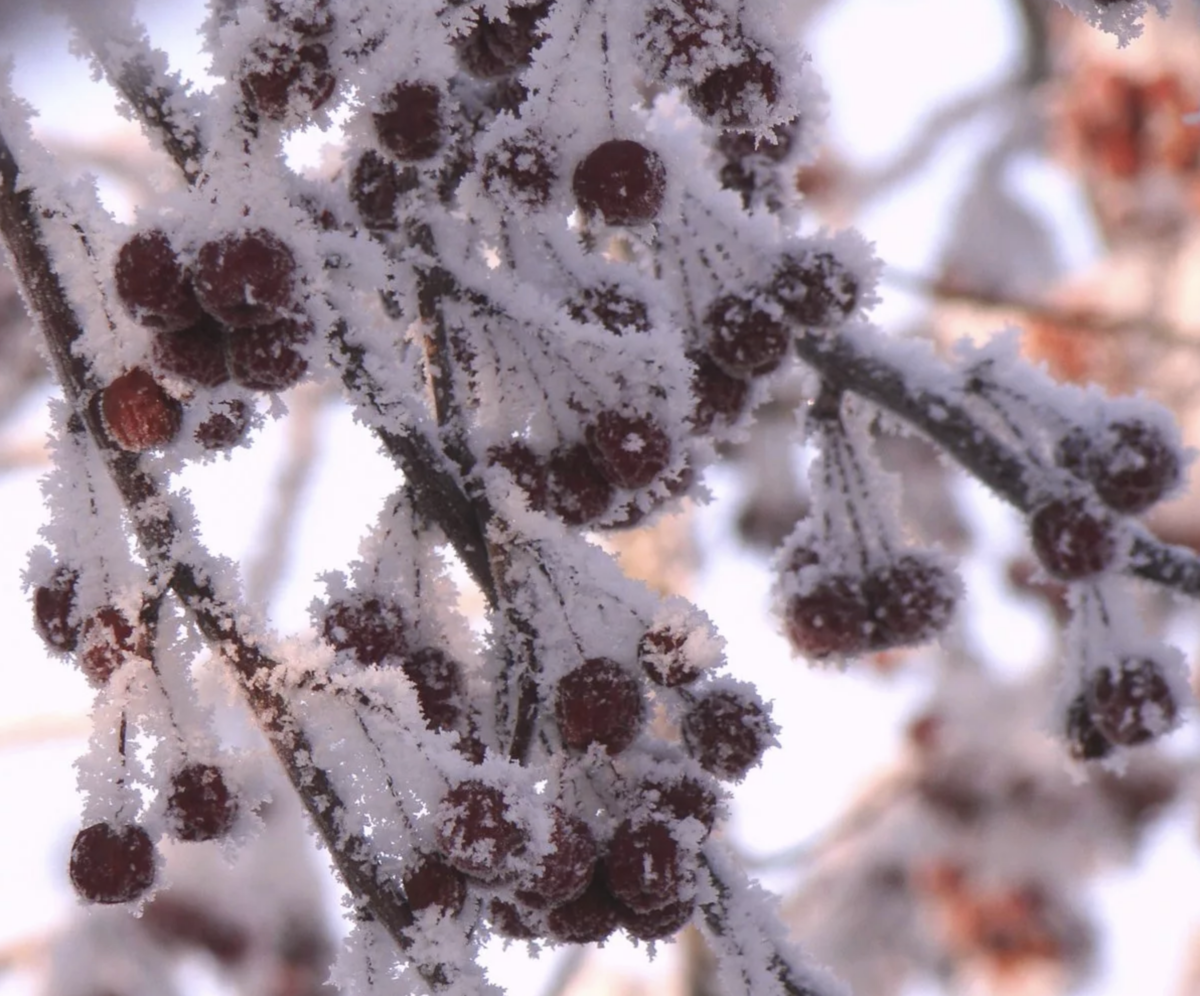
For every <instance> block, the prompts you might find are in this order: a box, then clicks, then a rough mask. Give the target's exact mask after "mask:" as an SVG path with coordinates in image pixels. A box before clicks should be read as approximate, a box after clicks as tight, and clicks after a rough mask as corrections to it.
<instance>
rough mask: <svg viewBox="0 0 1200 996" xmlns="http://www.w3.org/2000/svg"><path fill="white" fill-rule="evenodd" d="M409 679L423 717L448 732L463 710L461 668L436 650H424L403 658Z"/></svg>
mask: <svg viewBox="0 0 1200 996" xmlns="http://www.w3.org/2000/svg"><path fill="white" fill-rule="evenodd" d="M402 667H403V669H404V673H405V675H406V676H407V677H408V680H409V681H411V682H412V683H413V687H414V688H416V690H417V702H418V704H419V705H420V708H421V715H422V716H423V717H425V722H426V724H427V725H428V726H429V728H430V729H432V730H449V729H452V728H453V727H454V724H455V723H457V722H458V718H459V716H461V715H462V711H463V694H464V688H463V674H462V665H461V664H459V663H458V661H456V660H455V659H454V658H453V657H451V656H450V655H449V654H447V653H445V652H443V651H442V650H439V649H438V648H437V647H423V648H421V649H420V650H418V651H416V653H414V654H412V655H411V656H409V657H406V658H405V659H404V664H403V665H402Z"/></svg>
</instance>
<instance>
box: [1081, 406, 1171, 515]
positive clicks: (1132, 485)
mask: <svg viewBox="0 0 1200 996" xmlns="http://www.w3.org/2000/svg"><path fill="white" fill-rule="evenodd" d="M1182 471H1183V469H1182V467H1181V466H1180V461H1179V452H1178V450H1177V449H1176V448H1175V446H1174V445H1172V443H1171V442H1170V441H1169V440H1168V439H1167V438H1166V437H1165V436H1164V435H1163V433H1162V432H1161V431H1160V430H1159V429H1157V428H1156V427H1154V426H1153V425H1150V424H1149V423H1146V422H1141V421H1134V420H1125V421H1119V422H1110V423H1109V424H1108V425H1107V426H1105V427H1104V430H1103V431H1102V432H1101V433H1100V436H1099V438H1098V439H1097V440H1096V441H1095V445H1094V446H1093V448H1092V460H1091V481H1092V486H1093V487H1094V488H1095V489H1096V494H1097V495H1098V496H1099V498H1100V500H1101V501H1102V502H1104V504H1105V505H1107V506H1108V507H1109V508H1111V509H1114V510H1115V511H1117V512H1122V513H1124V514H1125V515H1136V514H1137V513H1139V512H1144V511H1145V510H1146V509H1148V508H1149V507H1150V506H1151V505H1153V504H1155V503H1156V502H1158V501H1160V500H1161V499H1162V498H1163V497H1164V496H1165V495H1166V494H1167V493H1168V492H1169V491H1171V489H1172V488H1174V487H1175V485H1176V484H1178V483H1179V479H1180V477H1181V476H1182Z"/></svg>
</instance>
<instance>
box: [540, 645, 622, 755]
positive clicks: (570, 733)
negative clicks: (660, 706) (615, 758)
mask: <svg viewBox="0 0 1200 996" xmlns="http://www.w3.org/2000/svg"><path fill="white" fill-rule="evenodd" d="M644 713H645V701H644V699H643V696H642V686H641V682H639V681H638V679H637V678H636V677H634V676H633V675H632V674H630V673H629V671H628V670H627V669H626V668H623V667H622V666H621V665H620V664H618V663H617V662H616V661H614V660H609V659H608V658H607V657H593V658H590V659H589V660H586V661H584V662H583V663H582V664H581V665H579V667H577V668H575V669H574V670H573V671H570V672H568V673H567V674H566V675H565V676H564V677H563V678H562V680H561V681H559V683H558V691H557V693H556V695H555V699H554V716H555V719H556V720H557V722H558V729H559V733H561V734H562V738H563V743H565V744H566V745H567V746H568V747H575V748H577V749H579V750H586V749H587V748H588V747H590V746H591V745H592V744H600V745H601V746H602V747H605V748H606V749H607V750H608V752H609V753H610V754H619V753H620V752H621V751H623V750H624V749H625V748H626V747H628V746H629V745H630V744H631V743H633V741H634V740H635V739H636V738H637V735H638V733H639V732H641V728H642V720H643V718H644Z"/></svg>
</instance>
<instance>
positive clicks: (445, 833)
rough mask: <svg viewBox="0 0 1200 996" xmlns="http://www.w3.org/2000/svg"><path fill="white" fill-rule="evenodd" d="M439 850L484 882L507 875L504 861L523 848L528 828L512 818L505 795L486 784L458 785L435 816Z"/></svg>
mask: <svg viewBox="0 0 1200 996" xmlns="http://www.w3.org/2000/svg"><path fill="white" fill-rule="evenodd" d="M434 820H435V826H436V832H437V840H438V847H439V848H440V850H441V851H442V853H443V854H444V855H445V857H446V860H447V861H448V862H449V863H450V864H451V865H453V866H454V867H455V868H457V869H458V870H459V871H460V872H462V873H463V874H464V875H470V876H471V877H472V878H478V879H482V880H483V881H485V882H487V881H493V880H495V879H497V878H501V877H503V876H504V874H505V872H506V870H507V869H506V867H505V862H506V861H507V859H508V858H510V857H512V855H514V854H516V853H517V852H518V851H519V850H521V849H522V848H524V846H525V843H526V841H527V839H528V834H527V833H526V831H525V829H524V828H523V827H522V826H521V825H520V824H518V823H517V822H516V821H515V820H514V819H513V818H512V817H510V816H509V811H508V804H507V803H506V802H505V801H504V793H503V792H502V791H501V790H500V789H498V788H496V787H494V786H492V785H487V784H485V783H484V782H479V781H466V782H462V783H460V784H458V785H456V786H455V787H454V788H452V789H451V790H450V791H449V792H447V793H446V796H445V797H444V798H443V799H442V801H441V804H440V805H439V806H438V807H437V812H436V813H435V815H434Z"/></svg>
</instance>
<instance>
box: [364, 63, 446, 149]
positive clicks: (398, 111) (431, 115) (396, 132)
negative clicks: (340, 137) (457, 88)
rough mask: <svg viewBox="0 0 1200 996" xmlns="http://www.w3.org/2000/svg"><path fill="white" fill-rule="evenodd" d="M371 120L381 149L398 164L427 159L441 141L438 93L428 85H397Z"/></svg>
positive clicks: (439, 97) (412, 83) (441, 131)
mask: <svg viewBox="0 0 1200 996" xmlns="http://www.w3.org/2000/svg"><path fill="white" fill-rule="evenodd" d="M372 118H373V119H374V122H375V134H377V135H378V136H379V141H380V142H381V143H383V146H384V148H386V149H387V150H388V151H389V152H391V153H392V155H394V156H395V157H396V158H397V159H399V160H401V161H402V162H415V161H417V160H421V159H429V158H430V157H431V156H434V155H436V154H437V152H438V150H439V149H440V148H441V147H442V143H443V142H444V141H445V133H444V132H445V129H444V125H443V122H442V91H441V90H439V89H438V88H437V87H436V86H434V85H433V84H432V83H420V82H408V83H400V84H398V85H397V86H395V87H393V88H392V90H391V91H390V92H389V93H388V94H387V95H386V96H385V97H384V98H383V99H382V100H381V101H380V110H378V111H376V112H375V113H374V114H373V115H372Z"/></svg>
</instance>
